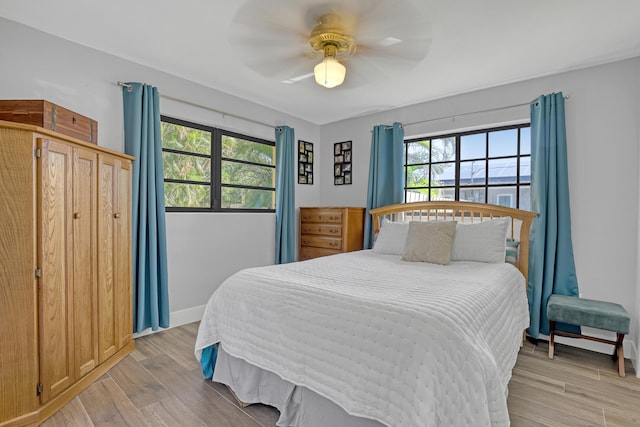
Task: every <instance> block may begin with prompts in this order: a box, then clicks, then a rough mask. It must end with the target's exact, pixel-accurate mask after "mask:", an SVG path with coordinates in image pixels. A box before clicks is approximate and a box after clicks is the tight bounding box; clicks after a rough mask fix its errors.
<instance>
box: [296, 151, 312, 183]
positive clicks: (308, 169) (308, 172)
mask: <svg viewBox="0 0 640 427" xmlns="http://www.w3.org/2000/svg"><path fill="white" fill-rule="evenodd" d="M312 177H313V143H312V142H307V141H302V140H298V184H313V178H312Z"/></svg>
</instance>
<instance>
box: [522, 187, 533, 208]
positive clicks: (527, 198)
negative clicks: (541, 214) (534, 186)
mask: <svg viewBox="0 0 640 427" xmlns="http://www.w3.org/2000/svg"><path fill="white" fill-rule="evenodd" d="M520 209H524V210H525V211H530V210H531V187H529V186H528V185H526V186H525V185H522V186H520Z"/></svg>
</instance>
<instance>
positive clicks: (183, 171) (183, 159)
mask: <svg viewBox="0 0 640 427" xmlns="http://www.w3.org/2000/svg"><path fill="white" fill-rule="evenodd" d="M162 164H163V168H164V177H165V179H180V180H184V181H200V182H210V181H211V158H205V157H196V156H189V155H186V154H177V153H167V152H163V153H162Z"/></svg>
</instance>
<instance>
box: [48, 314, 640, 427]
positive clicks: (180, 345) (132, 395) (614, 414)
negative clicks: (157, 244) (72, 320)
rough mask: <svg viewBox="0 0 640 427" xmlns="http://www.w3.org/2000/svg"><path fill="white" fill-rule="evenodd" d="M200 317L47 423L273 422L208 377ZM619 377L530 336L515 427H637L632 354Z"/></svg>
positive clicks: (639, 414)
mask: <svg viewBox="0 0 640 427" xmlns="http://www.w3.org/2000/svg"><path fill="white" fill-rule="evenodd" d="M197 328H198V324H197V323H192V324H190V325H185V326H181V327H179V328H174V329H170V330H167V331H164V332H160V333H157V334H154V335H148V336H145V337H142V338H138V339H137V340H136V349H135V350H134V352H133V353H132V354H131V355H129V356H128V357H127V358H126V359H124V360H123V361H122V362H120V363H119V364H118V365H116V366H115V367H113V368H112V369H111V370H110V371H109V372H108V373H107V374H106V375H104V376H103V377H102V378H100V379H99V380H98V381H96V382H95V383H94V384H92V385H91V386H90V387H89V388H88V389H86V390H85V391H84V392H82V393H81V394H80V395H79V396H78V397H76V398H75V399H73V400H72V401H71V402H70V403H69V404H67V405H66V406H65V407H64V408H62V409H61V410H60V411H59V412H57V413H56V414H54V415H53V417H51V418H50V419H49V420H47V421H46V422H45V423H44V424H42V425H43V426H45V427H54V426H74V427H75V426H78V427H90V426H104V425H109V426H135V427H143V426H180V427H191V426H221V427H229V426H233V427H244V426H253V427H255V426H265V427H272V426H275V423H276V421H277V419H278V412H277V410H275V409H273V408H270V407H268V406H264V405H251V406H248V407H246V408H240V407H239V406H238V405H236V403H235V400H234V399H233V397H232V396H231V394H230V393H229V391H228V390H227V389H226V388H225V387H224V386H222V385H220V384H216V383H213V382H211V381H205V380H204V379H203V378H202V374H201V373H200V369H199V365H198V363H197V361H196V360H195V358H194V356H193V347H194V343H195V338H196V332H197ZM626 369H627V377H626V378H620V377H618V374H617V371H616V367H615V364H614V363H613V361H612V360H611V358H610V356H607V355H603V354H599V353H593V352H590V351H586V350H580V349H576V348H573V347H568V346H563V345H562V344H556V359H554V360H553V361H551V360H549V359H548V358H547V345H546V343H542V344H540V345H537V346H534V345H532V344H530V343H526V344H525V345H524V347H523V348H522V349H521V350H520V354H519V356H518V361H517V363H516V366H515V368H514V370H513V378H512V380H511V382H510V383H509V401H508V404H509V414H510V417H511V424H512V425H513V426H572V427H573V426H625V427H627V426H640V379H638V378H636V377H635V371H634V370H633V368H632V366H631V363H630V362H629V361H628V360H627V364H626Z"/></svg>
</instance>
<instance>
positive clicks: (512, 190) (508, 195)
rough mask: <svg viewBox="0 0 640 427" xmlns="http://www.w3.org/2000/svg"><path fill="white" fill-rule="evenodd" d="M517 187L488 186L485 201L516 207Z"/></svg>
mask: <svg viewBox="0 0 640 427" xmlns="http://www.w3.org/2000/svg"><path fill="white" fill-rule="evenodd" d="M517 191H518V188H517V187H515V186H514V187H490V188H489V193H488V197H487V203H491V204H492V205H498V206H505V207H508V208H515V207H516V192H517Z"/></svg>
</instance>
